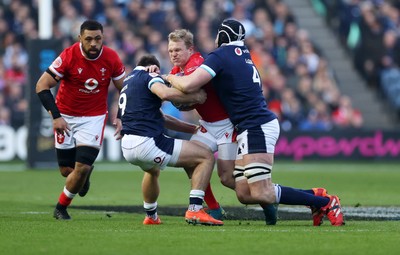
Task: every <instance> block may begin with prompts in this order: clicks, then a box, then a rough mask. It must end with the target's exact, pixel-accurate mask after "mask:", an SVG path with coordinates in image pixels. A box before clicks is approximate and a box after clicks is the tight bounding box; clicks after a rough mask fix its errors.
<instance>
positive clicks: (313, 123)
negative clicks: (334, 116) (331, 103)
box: [299, 101, 333, 131]
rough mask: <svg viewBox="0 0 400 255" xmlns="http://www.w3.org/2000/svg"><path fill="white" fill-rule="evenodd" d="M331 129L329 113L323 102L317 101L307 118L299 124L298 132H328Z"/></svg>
mask: <svg viewBox="0 0 400 255" xmlns="http://www.w3.org/2000/svg"><path fill="white" fill-rule="evenodd" d="M332 128H333V125H332V120H331V116H330V111H329V109H328V107H327V105H326V104H325V103H324V102H323V101H318V102H317V103H316V104H315V108H313V109H311V110H310V111H309V112H308V114H307V118H306V119H305V120H303V121H302V122H301V123H300V124H299V130H304V131H329V130H331V129H332Z"/></svg>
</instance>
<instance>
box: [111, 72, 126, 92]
mask: <svg viewBox="0 0 400 255" xmlns="http://www.w3.org/2000/svg"><path fill="white" fill-rule="evenodd" d="M124 79H125V75H124V77H122V78H121V79H119V80H113V83H114V86H115V87H116V88H117V89H118V91H120V90H121V89H122V87H123V86H124Z"/></svg>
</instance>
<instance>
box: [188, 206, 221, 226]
mask: <svg viewBox="0 0 400 255" xmlns="http://www.w3.org/2000/svg"><path fill="white" fill-rule="evenodd" d="M185 220H186V222H187V223H189V224H193V225H197V224H200V225H207V226H222V225H224V222H223V221H220V220H216V219H214V218H213V217H212V216H211V215H209V214H207V213H206V212H205V211H204V209H201V210H199V211H197V212H194V211H189V210H187V211H186V213H185Z"/></svg>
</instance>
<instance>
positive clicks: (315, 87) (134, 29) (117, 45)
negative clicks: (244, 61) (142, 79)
mask: <svg viewBox="0 0 400 255" xmlns="http://www.w3.org/2000/svg"><path fill="white" fill-rule="evenodd" d="M53 2H54V6H53V8H54V20H53V25H54V28H53V36H54V37H55V38H59V39H62V41H63V46H65V47H66V46H68V45H70V44H72V43H73V42H74V41H75V39H76V35H77V34H78V32H79V31H78V30H79V25H80V23H81V22H82V21H83V20H85V19H96V20H98V21H100V22H101V23H102V24H104V34H105V43H106V44H107V45H108V46H111V47H113V48H114V49H116V50H117V51H118V53H119V54H120V56H121V59H122V60H123V61H124V63H125V65H126V66H127V70H128V71H129V70H130V69H131V68H132V67H133V66H134V65H135V63H136V60H137V59H138V58H139V57H140V56H142V55H143V54H145V53H151V54H155V55H156V56H157V57H158V58H159V59H160V61H161V66H162V72H163V73H166V72H168V71H169V70H170V68H171V64H170V62H169V57H168V52H167V40H166V39H167V35H168V33H169V32H170V31H172V30H174V29H176V28H188V29H190V30H191V31H192V32H193V33H194V34H195V36H196V38H195V42H196V45H197V47H198V50H199V51H200V52H201V53H202V54H203V55H206V54H207V53H208V52H210V51H211V50H212V49H213V47H214V37H215V34H216V29H217V25H218V24H219V23H220V21H221V20H222V19H223V18H228V17H233V18H236V19H238V20H240V21H241V22H242V23H243V24H244V26H245V28H246V31H247V34H246V38H247V39H246V40H247V44H248V45H249V48H250V50H251V54H252V57H253V59H254V62H255V63H256V66H257V68H258V69H259V72H260V74H261V77H262V79H263V86H264V87H263V90H264V95H265V98H266V100H267V101H268V102H269V106H270V108H271V109H273V110H274V111H275V112H276V113H277V115H278V116H279V120H280V123H281V126H282V129H283V130H285V131H290V130H325V131H329V130H332V129H343V128H352V129H359V128H371V127H372V128H373V127H376V126H377V123H380V126H379V127H381V128H382V127H383V128H384V127H391V126H393V120H392V119H391V118H389V117H388V114H386V113H385V111H384V110H383V109H381V105H380V104H379V103H376V96H375V95H374V94H372V93H370V92H371V89H370V88H369V87H366V86H365V85H364V84H365V82H364V80H362V78H360V76H352V70H353V69H354V68H353V67H352V66H351V61H343V59H345V60H346V58H342V57H343V56H346V52H342V51H343V49H344V47H343V46H341V45H344V44H343V43H342V44H340V43H338V45H335V47H336V48H335V49H334V50H336V51H334V50H333V49H332V48H329V46H330V45H332V44H333V43H334V42H335V41H336V42H339V41H342V42H344V41H346V40H349V39H348V37H349V35H348V34H342V33H339V32H337V34H338V36H337V37H338V38H341V40H338V39H337V38H335V37H334V35H333V34H332V33H330V35H327V34H328V32H327V31H328V30H329V28H328V27H329V26H328V25H330V26H331V27H332V29H334V30H335V31H338V30H339V28H338V27H337V22H336V20H337V19H338V18H339V16H338V15H339V13H341V12H340V10H339V9H337V8H339V6H336V5H335V6H330V4H331V2H336V1H328V0H314V1H296V0H286V1H278V0H238V1H229V0H204V1H202V0H176V1H172V0H164V1H161V0H154V1H149V0H135V1H129V0H85V1H78V0H60V1H53ZM338 2H342V1H338ZM343 2H344V1H343ZM353 2H354V1H353ZM356 2H357V1H356ZM363 2H370V1H363ZM371 2H372V1H371ZM300 3H301V4H300ZM37 8H38V6H37V1H35V0H12V1H11V0H3V1H2V2H1V3H0V92H1V97H0V107H1V109H2V111H1V112H0V123H11V125H12V126H13V127H19V126H21V125H23V119H24V117H23V115H24V111H25V110H26V109H27V107H28V105H27V102H26V99H25V98H24V91H25V90H26V88H27V86H33V85H32V84H28V81H27V75H28V74H27V73H26V72H27V70H28V68H27V62H28V61H27V60H28V59H27V58H28V55H27V50H26V43H27V41H28V40H30V39H35V38H38V17H37V15H38V10H37ZM315 10H317V11H315ZM318 10H319V12H318ZM302 12H303V13H302ZM321 13H322V14H321ZM304 15H308V19H307V17H304ZM321 15H323V19H325V21H326V22H322V23H323V26H324V27H323V28H320V27H316V26H317V25H319V24H321ZM312 18H314V19H312ZM351 24H353V23H351ZM335 26H336V27H335ZM397 28H398V27H397ZM316 34H319V36H318V35H316ZM339 35H340V37H339ZM325 36H326V38H325V40H322V39H324V37H325ZM352 36H353V35H352ZM353 37H354V36H353ZM388 40H389V39H388ZM353 41H357V40H355V39H353ZM357 42H358V41H357ZM347 49H349V50H350V52H354V55H356V54H355V48H347ZM337 51H340V52H339V54H338V52H337ZM366 55H367V54H365V53H364V56H366ZM339 58H340V59H341V61H340V59H339ZM391 68H392V69H388V70H387V74H385V75H382V81H380V80H379V79H375V80H376V81H379V83H382V84H383V83H388V82H389V81H390V80H394V79H396V78H395V77H394V76H395V75H400V72H399V71H398V70H397V67H396V68H395V67H393V66H392V67H391ZM346 70H347V73H345V72H344V71H346ZM366 80H368V81H370V80H372V79H370V78H366ZM348 84H351V86H349V85H348ZM377 86H381V85H377ZM385 86H386V87H392V85H382V88H384V87H385ZM399 87H400V85H399ZM394 90H395V89H393V88H387V89H382V94H383V95H394ZM396 91H400V89H399V90H396ZM399 94H400V92H399ZM116 96H117V92H116V91H111V93H110V104H111V105H110V109H116V106H115V105H112V103H113V102H114V100H112V99H113V98H114V99H115V97H116ZM343 98H345V99H346V100H347V101H349V99H350V101H349V104H348V106H350V107H351V108H348V109H351V110H348V109H347V110H346V111H340V108H339V105H340V104H341V103H340V102H341V101H343V100H342V99H343ZM398 98H399V97H397V101H396V100H394V101H393V102H392V101H390V102H391V104H392V105H393V107H399V108H398V109H400V102H399V101H400V100H399V99H398ZM365 101H368V104H365V103H364V102H365ZM396 104H397V106H396ZM366 105H367V106H368V108H365V107H366ZM354 108H355V109H354ZM164 110H165V111H166V112H167V113H171V114H173V115H175V116H177V117H180V118H184V119H186V120H189V121H196V118H197V116H196V115H193V114H191V113H182V112H179V111H176V109H174V108H173V107H172V106H171V105H169V104H165V109H164ZM353 112H355V113H356V114H357V115H358V116H359V118H358V122H357V123H353V122H349V121H338V120H337V119H338V116H339V117H340V118H341V119H343V118H345V117H346V118H352V117H351V115H350V117H349V116H343V115H344V114H345V115H347V114H348V113H353ZM339 113H340V114H339ZM114 115H115V112H114V111H111V114H110V119H112V118H113V117H114Z"/></svg>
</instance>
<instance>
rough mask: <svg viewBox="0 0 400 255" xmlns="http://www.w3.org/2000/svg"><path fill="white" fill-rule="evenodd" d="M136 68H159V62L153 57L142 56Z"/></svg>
mask: <svg viewBox="0 0 400 255" xmlns="http://www.w3.org/2000/svg"><path fill="white" fill-rule="evenodd" d="M137 65H138V66H151V65H156V66H158V68H160V62H159V61H158V59H157V58H156V57H155V56H154V55H144V56H143V57H141V58H140V59H139V61H138V64H137Z"/></svg>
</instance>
